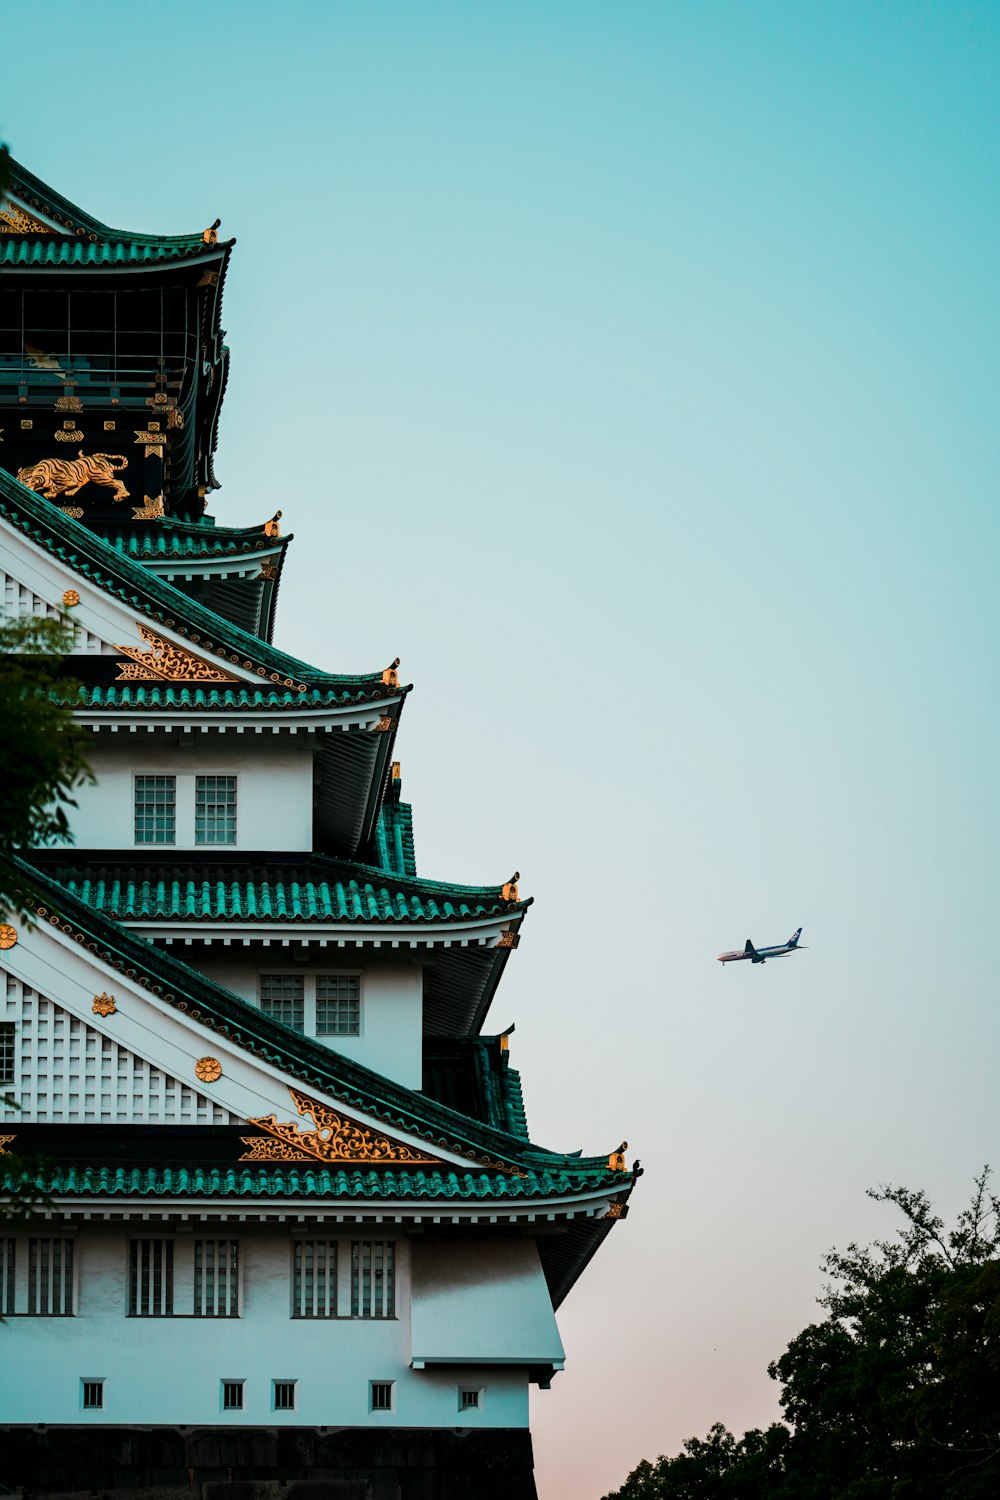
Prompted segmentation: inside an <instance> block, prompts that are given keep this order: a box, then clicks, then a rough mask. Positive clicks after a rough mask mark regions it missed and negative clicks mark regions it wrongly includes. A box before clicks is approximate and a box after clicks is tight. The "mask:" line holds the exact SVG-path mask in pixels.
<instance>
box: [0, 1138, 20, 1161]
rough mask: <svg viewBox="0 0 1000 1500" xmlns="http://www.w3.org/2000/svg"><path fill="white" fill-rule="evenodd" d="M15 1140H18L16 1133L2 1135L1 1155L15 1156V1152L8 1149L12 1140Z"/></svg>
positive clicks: (0, 1142)
mask: <svg viewBox="0 0 1000 1500" xmlns="http://www.w3.org/2000/svg"><path fill="white" fill-rule="evenodd" d="M15 1140H17V1137H16V1136H14V1135H0V1156H13V1154H14V1153H13V1152H12V1151H8V1150H7V1147H8V1146H9V1145H10V1143H11V1141H15Z"/></svg>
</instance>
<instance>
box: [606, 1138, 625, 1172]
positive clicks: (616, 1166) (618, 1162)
mask: <svg viewBox="0 0 1000 1500" xmlns="http://www.w3.org/2000/svg"><path fill="white" fill-rule="evenodd" d="M627 1150H628V1141H622V1143H621V1145H620V1146H619V1147H618V1150H617V1151H612V1153H611V1155H610V1156H609V1157H608V1170H609V1171H610V1172H624V1170H625V1152H626V1151H627Z"/></svg>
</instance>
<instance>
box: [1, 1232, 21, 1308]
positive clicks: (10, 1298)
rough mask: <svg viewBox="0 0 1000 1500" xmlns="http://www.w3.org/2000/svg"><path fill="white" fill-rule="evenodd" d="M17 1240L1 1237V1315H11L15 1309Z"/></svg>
mask: <svg viewBox="0 0 1000 1500" xmlns="http://www.w3.org/2000/svg"><path fill="white" fill-rule="evenodd" d="M16 1251H17V1241H16V1240H10V1239H0V1317H4V1318H6V1317H9V1316H10V1314H11V1313H12V1312H13V1311H14V1291H15V1287H16V1282H15V1279H14V1278H15V1272H16V1269H17V1260H16Z"/></svg>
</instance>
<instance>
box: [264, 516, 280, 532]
mask: <svg viewBox="0 0 1000 1500" xmlns="http://www.w3.org/2000/svg"><path fill="white" fill-rule="evenodd" d="M280 520H281V511H280V510H276V511H275V512H274V515H273V516H272V517H271V519H270V520H269V521H265V522H264V535H265V536H280V535H281V527H280V526H279V525H278V522H279V521H280Z"/></svg>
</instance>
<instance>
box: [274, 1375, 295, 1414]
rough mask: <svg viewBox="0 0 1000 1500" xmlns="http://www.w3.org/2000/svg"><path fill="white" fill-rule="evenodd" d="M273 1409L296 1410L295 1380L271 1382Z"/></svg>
mask: <svg viewBox="0 0 1000 1500" xmlns="http://www.w3.org/2000/svg"><path fill="white" fill-rule="evenodd" d="M271 1396H272V1401H271V1409H272V1411H294V1410H295V1381H294V1380H273V1381H272V1382H271Z"/></svg>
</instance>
